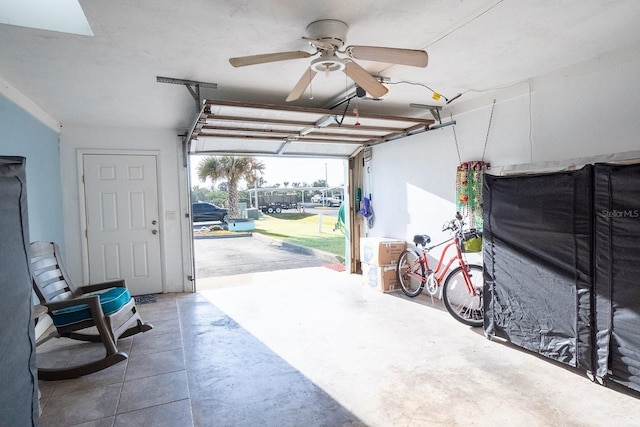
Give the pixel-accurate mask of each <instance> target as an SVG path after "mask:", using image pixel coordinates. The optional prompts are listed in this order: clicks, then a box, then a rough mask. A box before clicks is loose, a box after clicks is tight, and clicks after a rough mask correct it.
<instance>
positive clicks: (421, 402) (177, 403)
mask: <svg viewBox="0 0 640 427" xmlns="http://www.w3.org/2000/svg"><path fill="white" fill-rule="evenodd" d="M360 279H361V278H360V277H359V276H355V275H348V274H346V273H338V272H336V271H333V270H330V269H328V268H324V267H314V268H305V269H295V270H285V271H277V272H266V273H255V274H244V275H237V276H223V277H212V278H209V279H204V280H201V281H200V283H199V289H200V292H198V293H196V294H178V295H161V296H160V297H159V301H158V302H157V303H152V304H143V305H140V306H139V307H140V311H141V313H142V315H143V317H144V318H145V320H146V321H150V322H152V323H155V326H156V328H155V329H154V330H153V331H151V332H148V333H145V334H143V335H138V336H135V337H133V339H131V338H129V339H127V340H124V342H123V345H124V346H125V347H126V348H127V349H128V350H127V351H129V352H130V358H129V360H128V361H127V362H123V363H120V364H118V365H115V366H114V367H111V368H109V369H107V370H104V371H102V372H100V373H97V374H93V375H89V376H87V377H84V378H81V379H77V380H70V381H63V382H57V383H43V382H41V388H42V392H43V403H44V412H43V418H42V425H44V426H57V425H60V426H70V425H86V426H89V425H91V426H114V425H115V426H129V425H131V426H133V425H145V426H146V425H153V426H162V425H164V426H189V425H196V426H305V427H307V426H363V425H367V426H520V425H526V426H610V425H611V426H614V425H615V426H637V425H639V424H640V398H639V396H638V395H637V394H634V393H631V392H629V391H628V390H626V389H623V390H615V389H612V388H606V387H602V386H599V385H596V384H595V383H592V382H591V381H589V380H588V379H587V378H586V376H585V375H584V374H582V373H581V372H577V371H575V370H573V369H570V368H567V367H565V366H564V365H560V364H557V363H553V362H551V361H550V360H548V359H544V358H541V357H538V356H536V355H535V354H532V353H530V352H527V351H523V350H520V349H518V348H516V347H513V346H510V345H508V344H504V343H500V342H493V341H489V340H487V339H486V338H484V336H483V335H482V332H481V331H480V330H474V329H470V328H468V327H466V326H464V325H462V324H460V323H458V322H456V321H455V320H453V319H452V318H451V317H450V316H449V314H448V313H447V312H446V311H445V310H444V309H443V308H442V307H441V306H440V304H439V302H438V301H436V304H435V305H432V304H431V301H430V299H428V298H426V297H422V296H421V297H419V298H418V299H415V300H410V299H407V298H404V297H403V296H401V295H398V294H382V293H379V292H377V291H375V290H373V289H371V288H369V287H366V286H363V285H362V284H361V282H360ZM76 351H79V350H76ZM63 354H66V355H67V359H68V360H72V359H74V358H81V356H80V355H79V353H78V354H76V355H74V354H70V353H63ZM51 355H54V353H53V350H52V353H51ZM83 423H86V424H83Z"/></svg>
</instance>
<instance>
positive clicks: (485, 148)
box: [449, 98, 496, 164]
mask: <svg viewBox="0 0 640 427" xmlns="http://www.w3.org/2000/svg"><path fill="white" fill-rule="evenodd" d="M495 109H496V100H495V98H494V100H493V104H492V105H491V114H490V115H489V126H487V136H486V137H485V139H484V147H483V149H482V159H481V161H482V162H484V157H485V154H486V153H487V144H488V143H489V133H490V132H491V122H492V121H493V112H494V111H495ZM449 117H450V118H451V121H452V122H453V114H451V113H449ZM451 128H452V129H453V139H454V141H455V143H456V151H457V153H458V162H459V163H461V164H462V156H461V155H460V145H459V144H458V135H457V134H456V126H455V125H453V126H452V127H451Z"/></svg>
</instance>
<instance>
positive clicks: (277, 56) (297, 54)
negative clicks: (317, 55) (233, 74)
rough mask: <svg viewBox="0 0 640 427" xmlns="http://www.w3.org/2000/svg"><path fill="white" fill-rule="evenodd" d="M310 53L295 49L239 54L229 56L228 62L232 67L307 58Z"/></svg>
mask: <svg viewBox="0 0 640 427" xmlns="http://www.w3.org/2000/svg"><path fill="white" fill-rule="evenodd" d="M311 55H313V54H312V53H309V52H305V51H302V50H295V51H292V52H277V53H264V54H262V55H251V56H239V57H237V58H230V59H229V62H230V63H231V65H233V66H234V67H244V66H246V65H256V64H265V63H267V62H276V61H287V60H289V59H300V58H308V57H310V56H311Z"/></svg>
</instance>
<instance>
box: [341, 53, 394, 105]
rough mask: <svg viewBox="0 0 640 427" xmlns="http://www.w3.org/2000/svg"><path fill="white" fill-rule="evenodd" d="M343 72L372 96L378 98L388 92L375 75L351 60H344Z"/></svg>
mask: <svg viewBox="0 0 640 427" xmlns="http://www.w3.org/2000/svg"><path fill="white" fill-rule="evenodd" d="M344 65H345V68H344V70H342V71H344V73H345V74H346V75H347V76H349V77H350V78H351V80H353V81H354V82H356V83H357V84H358V86H360V87H361V88H362V89H364V90H366V91H367V92H368V93H369V94H370V95H371V96H373V97H374V98H380V97H382V96H384V95H386V94H387V92H389V89H387V88H386V87H384V86H383V85H382V83H380V82H379V81H378V80H377V79H376V78H375V77H373V76H372V75H371V74H369V73H368V72H367V70H365V69H364V68H362V67H361V66H359V65H358V64H356V63H355V62H353V61H350V60H348V59H347V60H345V61H344Z"/></svg>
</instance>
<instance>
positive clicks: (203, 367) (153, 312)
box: [38, 294, 363, 427]
mask: <svg viewBox="0 0 640 427" xmlns="http://www.w3.org/2000/svg"><path fill="white" fill-rule="evenodd" d="M139 309H140V313H141V316H142V318H143V319H144V321H145V322H148V323H151V324H153V326H154V329H153V330H152V331H149V332H147V333H144V334H138V335H136V336H133V337H131V338H126V339H123V340H120V342H119V346H120V347H121V348H122V350H124V351H126V352H127V353H128V354H129V359H128V360H127V361H124V362H121V363H119V364H116V365H114V366H112V367H110V368H107V369H105V370H103V371H100V372H97V373H95V374H91V375H87V376H85V377H82V378H78V379H74V380H67V381H52V382H46V381H40V384H39V385H40V392H41V406H42V415H41V419H40V421H41V425H42V426H43V427H47V426H65V427H66V426H96V427H98V426H99V427H110V426H154V427H155V426H171V427H173V426H176V427H183V426H193V425H195V426H255V425H262V426H313V425H317V426H321V425H327V426H336V425H349V426H359V425H363V424H362V423H360V422H359V421H358V419H357V418H356V417H355V416H354V415H352V414H351V413H349V411H347V410H346V409H344V408H343V407H342V406H341V405H340V404H339V403H338V402H336V401H335V400H333V399H332V398H331V397H329V395H327V393H325V392H324V391H322V390H321V389H320V388H319V387H317V386H316V385H314V384H313V383H312V382H311V381H310V380H308V379H307V378H306V377H305V376H304V375H303V374H301V373H300V372H298V371H297V370H296V369H294V368H293V367H292V366H291V365H289V364H288V363H287V362H286V361H284V360H282V359H281V358H280V357H278V355H276V354H275V353H274V352H272V351H271V350H269V348H267V347H266V346H265V345H264V344H263V343H261V342H260V341H258V340H257V339H256V338H255V337H253V336H251V334H249V333H248V332H247V331H246V330H244V329H243V328H241V327H240V326H239V325H238V324H237V323H236V322H235V321H234V320H233V319H231V318H230V317H229V316H227V315H226V314H225V313H223V312H222V311H220V310H219V309H218V308H217V307H215V306H214V305H213V304H212V303H211V302H209V301H208V300H207V299H205V298H204V297H203V296H202V295H201V294H167V295H159V296H158V298H157V302H156V303H149V304H140V305H139ZM103 352H104V350H103V348H102V347H101V345H100V344H93V343H80V344H76V343H75V342H74V341H72V340H67V339H52V340H50V341H48V342H47V343H45V344H43V345H42V346H40V347H39V348H38V361H39V364H40V365H41V366H47V367H53V366H56V365H58V366H59V365H60V364H61V363H62V364H64V363H66V361H68V362H69V363H72V364H78V363H81V361H82V360H83V359H87V360H91V359H92V358H93V359H95V358H98V357H100V355H101V354H103Z"/></svg>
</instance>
